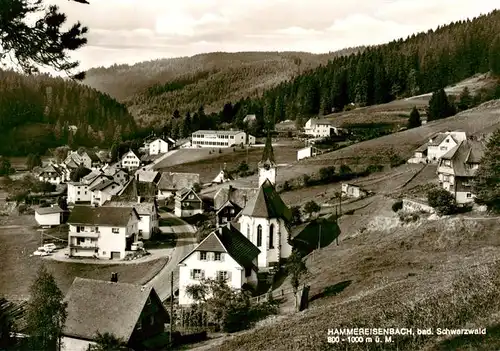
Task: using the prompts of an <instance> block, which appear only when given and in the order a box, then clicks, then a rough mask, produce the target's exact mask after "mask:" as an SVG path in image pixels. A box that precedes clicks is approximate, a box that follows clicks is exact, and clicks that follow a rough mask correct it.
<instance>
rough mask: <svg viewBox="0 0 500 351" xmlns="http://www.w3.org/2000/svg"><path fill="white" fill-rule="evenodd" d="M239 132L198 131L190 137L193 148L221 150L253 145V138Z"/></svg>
mask: <svg viewBox="0 0 500 351" xmlns="http://www.w3.org/2000/svg"><path fill="white" fill-rule="evenodd" d="M248 137H249V138H248V140H247V134H246V133H245V132H243V131H241V130H199V131H197V132H194V133H193V134H192V135H191V145H192V146H195V147H210V148H223V147H231V146H235V145H242V144H243V145H245V144H247V143H248V144H251V143H255V138H253V137H252V136H251V135H249V136H248Z"/></svg>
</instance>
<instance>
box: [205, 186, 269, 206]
mask: <svg viewBox="0 0 500 351" xmlns="http://www.w3.org/2000/svg"><path fill="white" fill-rule="evenodd" d="M258 191H259V189H258V188H233V187H232V186H229V187H227V188H220V189H219V191H217V193H215V195H214V208H215V209H216V210H218V209H220V208H221V207H222V206H224V204H225V203H226V202H227V201H228V200H230V201H231V202H232V203H234V204H236V205H238V206H239V207H240V208H244V207H245V206H246V204H247V203H248V202H249V201H250V200H251V199H252V198H254V197H255V196H257V193H258Z"/></svg>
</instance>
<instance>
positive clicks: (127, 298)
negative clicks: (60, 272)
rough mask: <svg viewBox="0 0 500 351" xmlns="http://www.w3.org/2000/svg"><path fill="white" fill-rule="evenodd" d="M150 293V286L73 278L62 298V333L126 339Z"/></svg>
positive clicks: (130, 333)
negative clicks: (64, 310) (64, 303)
mask: <svg viewBox="0 0 500 351" xmlns="http://www.w3.org/2000/svg"><path fill="white" fill-rule="evenodd" d="M151 294H154V295H155V294H156V293H155V292H154V289H153V288H152V287H143V286H140V285H134V284H125V283H112V282H109V281H103V280H94V279H83V278H75V280H74V281H73V284H72V285H71V287H70V288H69V291H68V293H67V294H66V298H65V301H66V302H67V303H68V307H67V313H68V316H67V318H66V323H65V326H64V331H63V335H65V336H69V337H75V338H81V339H86V340H93V339H94V338H95V336H96V334H97V332H98V331H99V332H101V333H103V332H108V333H111V334H113V335H114V336H116V337H117V338H120V339H122V340H123V341H125V342H129V340H130V337H131V335H132V332H133V331H134V328H135V326H136V324H137V322H138V320H139V317H140V315H141V312H142V311H143V309H144V306H145V304H146V301H147V299H148V297H149V296H150V295H151ZM154 295H153V296H154ZM165 313H167V312H166V311H165Z"/></svg>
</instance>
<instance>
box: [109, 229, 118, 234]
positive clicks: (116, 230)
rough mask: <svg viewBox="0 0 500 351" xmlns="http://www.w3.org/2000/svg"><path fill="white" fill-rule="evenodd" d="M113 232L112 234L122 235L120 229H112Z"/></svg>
mask: <svg viewBox="0 0 500 351" xmlns="http://www.w3.org/2000/svg"><path fill="white" fill-rule="evenodd" d="M111 232H112V233H113V234H118V233H120V228H112V229H111Z"/></svg>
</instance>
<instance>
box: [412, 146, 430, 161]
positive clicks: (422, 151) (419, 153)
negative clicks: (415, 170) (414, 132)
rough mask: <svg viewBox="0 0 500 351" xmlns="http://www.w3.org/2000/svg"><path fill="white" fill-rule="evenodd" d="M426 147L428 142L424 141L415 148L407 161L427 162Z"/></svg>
mask: <svg viewBox="0 0 500 351" xmlns="http://www.w3.org/2000/svg"><path fill="white" fill-rule="evenodd" d="M427 148H428V143H425V144H423V145H421V146H420V147H419V148H417V149H416V150H415V153H414V154H413V157H412V158H410V159H409V160H408V163H427Z"/></svg>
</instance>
